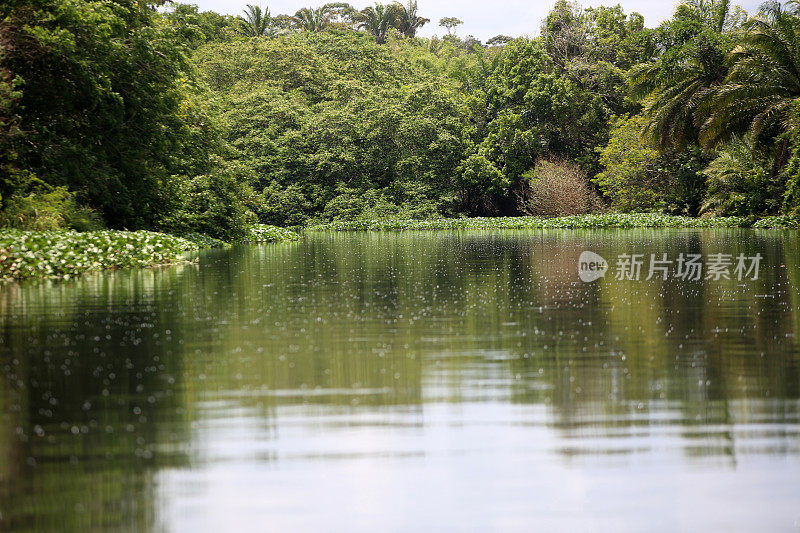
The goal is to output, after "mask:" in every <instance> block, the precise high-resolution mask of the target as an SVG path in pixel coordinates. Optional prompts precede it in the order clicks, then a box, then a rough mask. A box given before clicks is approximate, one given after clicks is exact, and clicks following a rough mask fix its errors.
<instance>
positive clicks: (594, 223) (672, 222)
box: [308, 213, 800, 231]
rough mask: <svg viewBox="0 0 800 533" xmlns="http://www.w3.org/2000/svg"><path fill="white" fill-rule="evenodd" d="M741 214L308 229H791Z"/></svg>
mask: <svg viewBox="0 0 800 533" xmlns="http://www.w3.org/2000/svg"><path fill="white" fill-rule="evenodd" d="M753 222H754V220H753V219H751V218H745V217H715V218H692V217H684V216H674V215H662V214H657V213H632V214H628V213H608V214H596V215H594V214H589V215H571V216H565V217H556V218H539V217H496V218H483V217H477V218H440V219H432V220H366V221H352V222H330V223H327V224H319V225H316V226H311V227H309V228H308V230H309V231H403V230H422V231H424V230H472V229H476V230H484V229H559V228H563V229H603V228H622V229H625V228H748V227H754V228H792V227H800V223H799V222H798V219H797V218H796V217H767V218H764V219H762V220H761V221H759V222H756V223H755V224H754V223H753Z"/></svg>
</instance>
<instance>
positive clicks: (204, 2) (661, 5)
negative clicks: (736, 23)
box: [183, 0, 761, 41]
mask: <svg viewBox="0 0 800 533" xmlns="http://www.w3.org/2000/svg"><path fill="white" fill-rule="evenodd" d="M183 1H185V2H186V3H194V4H197V6H198V7H199V8H200V10H201V11H216V12H218V13H224V14H228V15H239V14H241V13H242V10H243V9H244V7H245V5H246V4H247V3H248V2H247V1H243V2H242V3H237V2H230V1H226V0H194V1H192V0H183ZM249 1H250V3H253V4H259V5H261V6H262V7H268V8H269V9H270V12H271V13H272V14H273V15H278V14H289V15H291V14H294V13H295V11H297V10H298V9H300V8H303V7H318V6H320V5H323V4H324V3H326V2H325V0H320V1H317V2H309V1H308V0H305V1H303V0H272V1H269V2H258V1H257V0H249ZM405 1H407V0H403V2H405ZM418 1H419V14H420V16H423V17H426V18H429V19H431V22H430V23H429V24H427V25H426V26H425V27H424V28H422V29H421V30H420V31H419V33H418V34H419V35H420V36H425V37H429V36H431V35H434V34H436V35H444V34H445V33H446V30H445V29H444V28H441V27H439V19H441V18H442V17H457V18H459V19H461V20H463V21H464V24H463V25H462V26H460V27H459V28H458V29H457V30H456V33H457V34H458V35H460V36H462V37H463V36H466V35H474V36H475V37H477V38H478V39H480V40H482V41H486V40H487V39H489V38H491V37H493V36H495V35H500V34H503V35H510V36H512V37H518V36H520V35H531V36H533V35H538V34H539V27H540V25H541V22H542V20H543V19H544V18H545V17H546V16H547V13H548V12H549V11H550V9H551V8H552V7H553V5H554V4H555V0H545V1H541V0H503V1H502V2H495V3H488V2H485V1H476V0H467V1H460V2H456V1H453V0H418ZM384 3H389V1H388V0H387V1H384ZM617 3H620V4H621V5H622V7H623V9H624V10H625V12H626V13H632V12H634V11H638V12H639V13H641V14H642V15H644V18H645V22H646V24H647V26H648V27H653V26H656V25H657V24H658V23H659V22H661V21H662V20H664V19H667V18H669V17H670V16H671V15H672V13H673V12H674V10H675V6H676V5H677V2H675V3H673V2H661V1H657V2H654V1H653V0H627V1H622V2H614V1H613V0H609V1H602V0H589V1H585V2H581V5H583V7H590V6H598V5H608V6H613V5H615V4H617ZM760 3H761V2H760V1H758V0H744V1H742V2H740V5H741V6H742V7H743V8H744V9H745V10H747V12H748V13H755V12H756V11H757V10H758V6H759V5H760ZM351 4H353V5H354V6H355V7H357V8H359V9H361V8H363V7H366V6H367V5H372V4H371V3H369V2H363V1H356V2H351Z"/></svg>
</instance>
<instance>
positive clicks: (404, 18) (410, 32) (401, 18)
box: [395, 0, 431, 37]
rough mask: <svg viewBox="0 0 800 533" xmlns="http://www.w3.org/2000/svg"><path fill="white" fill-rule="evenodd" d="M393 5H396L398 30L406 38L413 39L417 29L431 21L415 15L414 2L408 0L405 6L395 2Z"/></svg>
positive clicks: (415, 4) (415, 7) (415, 3)
mask: <svg viewBox="0 0 800 533" xmlns="http://www.w3.org/2000/svg"><path fill="white" fill-rule="evenodd" d="M395 4H396V5H397V8H396V9H397V18H398V29H399V30H400V33H402V34H403V35H405V36H406V37H414V36H415V35H416V34H417V30H418V29H419V28H421V27H423V26H424V25H425V24H427V23H428V22H430V21H431V19H426V18H424V17H420V16H418V15H417V2H416V0H409V2H408V5H407V6H404V5H402V4H401V3H399V2H395Z"/></svg>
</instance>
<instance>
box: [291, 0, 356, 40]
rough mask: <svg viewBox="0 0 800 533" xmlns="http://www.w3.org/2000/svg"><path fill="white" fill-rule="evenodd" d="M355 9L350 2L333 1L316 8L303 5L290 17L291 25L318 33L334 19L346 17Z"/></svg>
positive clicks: (332, 22)
mask: <svg viewBox="0 0 800 533" xmlns="http://www.w3.org/2000/svg"><path fill="white" fill-rule="evenodd" d="M354 11H355V9H353V7H352V6H351V5H350V4H345V3H341V2H334V3H329V4H325V5H324V6H322V7H318V8H316V9H314V8H311V7H304V8H303V9H300V10H298V11H297V13H295V14H294V16H293V17H290V19H291V21H292V23H293V25H294V26H295V27H297V28H299V29H301V30H303V31H310V32H314V33H318V32H321V31H324V30H326V29H327V28H329V27H331V26H332V25H333V24H334V20H340V19H347V18H349V17H351V16H352V15H351V14H352V13H353V12H354Z"/></svg>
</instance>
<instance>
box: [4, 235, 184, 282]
mask: <svg viewBox="0 0 800 533" xmlns="http://www.w3.org/2000/svg"><path fill="white" fill-rule="evenodd" d="M198 248H199V246H198V245H197V244H196V243H194V242H192V241H190V240H188V239H184V238H181V237H175V236H173V235H166V234H164V233H156V232H151V231H91V232H77V231H45V232H35V231H21V230H4V231H2V232H0V278H2V279H6V280H14V279H25V278H33V277H37V278H45V277H46V278H70V277H73V276H75V275H78V274H81V273H83V272H89V271H95V270H103V269H109V268H132V267H145V266H151V265H165V264H173V263H179V262H183V261H187V260H188V259H189V258H190V256H189V252H192V251H196V250H197V249H198Z"/></svg>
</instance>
